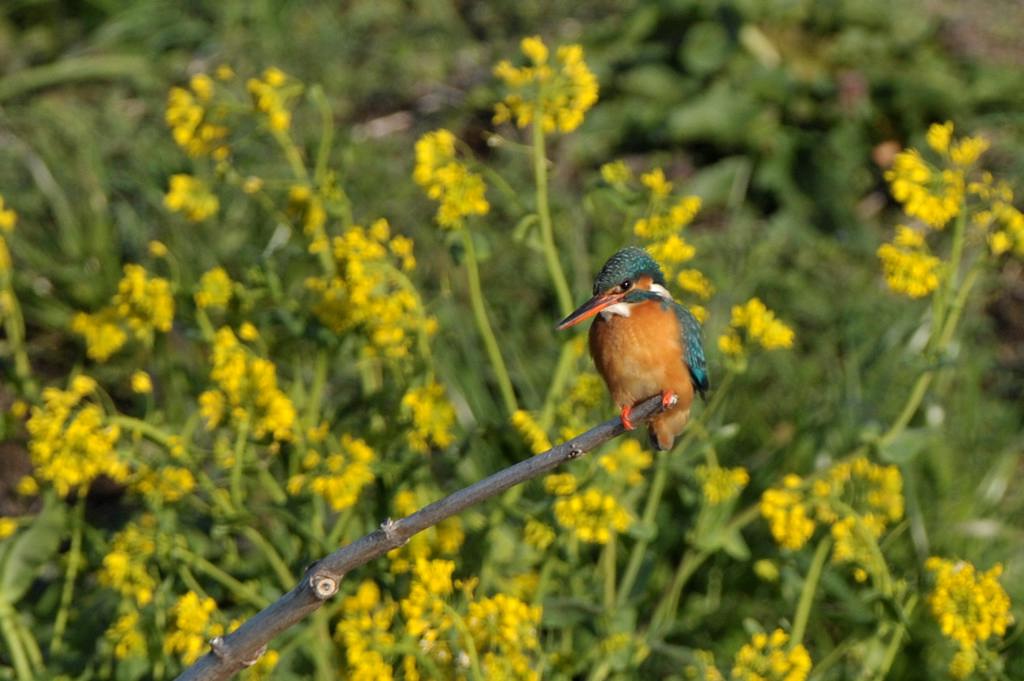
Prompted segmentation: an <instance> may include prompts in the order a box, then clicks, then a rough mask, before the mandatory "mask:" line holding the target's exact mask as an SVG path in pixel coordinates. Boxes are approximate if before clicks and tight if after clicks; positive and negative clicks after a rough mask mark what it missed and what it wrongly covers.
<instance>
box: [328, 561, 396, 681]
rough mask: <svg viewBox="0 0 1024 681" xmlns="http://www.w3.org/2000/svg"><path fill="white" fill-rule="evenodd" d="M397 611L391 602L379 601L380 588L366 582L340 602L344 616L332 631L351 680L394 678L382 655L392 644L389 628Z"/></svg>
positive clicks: (393, 639)
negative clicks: (341, 647)
mask: <svg viewBox="0 0 1024 681" xmlns="http://www.w3.org/2000/svg"><path fill="white" fill-rule="evenodd" d="M397 611H398V605H397V604H396V603H395V602H394V601H393V600H391V599H387V600H386V601H384V600H382V598H381V592H380V587H379V586H377V583H376V582H374V581H372V580H369V579H367V580H364V581H363V582H362V583H361V584H360V585H359V588H358V589H356V593H355V594H353V595H351V596H348V597H346V598H345V599H344V601H343V603H342V612H343V613H344V615H343V617H342V618H341V620H340V621H339V622H338V626H337V628H336V629H335V638H336V639H337V640H338V642H339V643H341V644H342V645H343V646H344V647H345V662H346V663H347V666H348V671H349V673H350V676H349V678H351V679H353V681H355V680H357V679H358V680H359V681H377V679H381V680H384V681H387V680H390V679H392V678H394V677H393V669H392V667H391V665H390V664H388V662H387V661H386V660H385V657H384V655H385V654H386V653H387V652H388V651H389V650H390V649H391V647H392V646H394V644H395V636H394V634H392V633H391V631H390V629H391V625H392V622H393V621H394V619H395V614H396V613H397Z"/></svg>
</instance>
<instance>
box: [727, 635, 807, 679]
mask: <svg viewBox="0 0 1024 681" xmlns="http://www.w3.org/2000/svg"><path fill="white" fill-rule="evenodd" d="M788 643H789V634H787V633H786V632H784V631H783V630H782V629H776V630H775V631H773V632H772V633H771V634H765V633H758V634H754V635H753V636H752V637H751V639H750V642H749V643H747V644H745V645H744V646H743V647H742V648H740V650H739V652H738V653H736V658H735V660H734V661H733V667H732V678H733V679H736V680H737V681H804V679H806V678H807V675H808V674H809V673H810V671H811V656H810V654H808V652H807V649H806V648H804V646H803V644H802V643H797V644H796V645H792V646H791V645H787V644H788Z"/></svg>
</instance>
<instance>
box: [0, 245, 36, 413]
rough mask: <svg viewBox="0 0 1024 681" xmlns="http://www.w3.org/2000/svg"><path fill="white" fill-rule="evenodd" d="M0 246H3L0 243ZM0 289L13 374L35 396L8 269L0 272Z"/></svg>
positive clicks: (20, 315)
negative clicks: (4, 298)
mask: <svg viewBox="0 0 1024 681" xmlns="http://www.w3.org/2000/svg"><path fill="white" fill-rule="evenodd" d="M0 248H4V246H2V245H0ZM0 289H2V290H3V291H4V292H6V293H7V310H6V314H5V315H3V318H4V332H5V333H6V334H7V344H8V346H9V347H10V349H11V355H12V356H13V357H14V375H15V376H16V377H17V378H18V382H19V383H20V384H21V389H22V391H23V393H24V394H25V395H26V396H28V397H30V398H35V397H36V394H37V392H38V387H37V386H36V383H35V380H34V379H33V378H32V365H31V364H30V363H29V360H28V352H26V350H25V319H24V317H23V316H22V314H21V306H20V305H19V304H18V297H17V296H16V295H15V294H14V284H13V282H12V281H11V273H10V272H9V271H8V272H0Z"/></svg>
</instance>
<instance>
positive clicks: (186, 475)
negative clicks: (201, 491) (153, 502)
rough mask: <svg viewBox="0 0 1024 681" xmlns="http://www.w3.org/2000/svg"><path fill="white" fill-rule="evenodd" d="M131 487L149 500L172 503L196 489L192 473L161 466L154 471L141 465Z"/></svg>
mask: <svg viewBox="0 0 1024 681" xmlns="http://www.w3.org/2000/svg"><path fill="white" fill-rule="evenodd" d="M132 487H133V488H134V489H135V491H136V492H138V493H139V494H143V495H145V496H148V497H150V498H151V499H158V500H160V502H162V503H174V502H176V501H181V500H182V499H184V498H185V497H186V496H188V495H189V494H191V493H192V490H194V489H195V488H196V479H195V477H194V476H193V475H192V471H190V470H189V469H187V468H184V467H182V466H163V467H161V468H159V469H156V470H154V469H151V468H149V467H148V466H145V465H143V466H142V467H141V468H140V470H139V472H138V473H137V474H136V479H135V482H134V484H133V485H132Z"/></svg>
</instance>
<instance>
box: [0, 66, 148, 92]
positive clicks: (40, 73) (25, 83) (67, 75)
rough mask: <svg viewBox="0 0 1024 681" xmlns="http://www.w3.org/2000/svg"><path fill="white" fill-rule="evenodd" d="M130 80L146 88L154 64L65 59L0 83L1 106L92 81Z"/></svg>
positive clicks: (35, 68) (14, 74)
mask: <svg viewBox="0 0 1024 681" xmlns="http://www.w3.org/2000/svg"><path fill="white" fill-rule="evenodd" d="M122 79H124V80H130V81H133V82H134V84H135V85H136V86H139V87H144V86H146V85H148V84H150V83H153V82H154V80H155V78H154V74H153V69H152V62H151V61H150V60H148V59H146V58H145V57H141V56H130V55H92V56H80V57H64V58H62V59H60V60H58V61H56V62H53V63H52V64H44V65H42V66H34V67H32V68H27V69H22V70H20V71H15V72H14V73H11V74H10V75H7V76H5V77H4V78H3V79H0V102H3V101H5V100H7V99H11V98H13V97H18V96H21V95H23V94H26V93H28V92H31V91H33V90H39V89H42V88H47V87H51V86H54V85H63V84H64V83H78V82H82V81H89V80H100V81H109V80H122Z"/></svg>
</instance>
